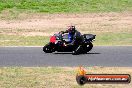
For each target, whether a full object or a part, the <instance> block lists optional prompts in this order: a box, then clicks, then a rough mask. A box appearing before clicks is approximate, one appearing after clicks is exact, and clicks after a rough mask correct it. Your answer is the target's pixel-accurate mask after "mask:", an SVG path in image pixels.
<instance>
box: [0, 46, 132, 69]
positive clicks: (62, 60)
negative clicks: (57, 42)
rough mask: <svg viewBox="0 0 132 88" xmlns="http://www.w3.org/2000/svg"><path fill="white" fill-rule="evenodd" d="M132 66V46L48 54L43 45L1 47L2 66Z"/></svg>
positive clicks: (103, 47) (0, 64) (0, 60)
mask: <svg viewBox="0 0 132 88" xmlns="http://www.w3.org/2000/svg"><path fill="white" fill-rule="evenodd" d="M80 65H83V66H111V67H114V66H116V67H117V66H120V67H124V66H125V67H132V46H94V48H93V50H92V51H90V52H89V53H88V54H81V55H72V54H71V53H51V54H46V53H44V52H43V51H42V47H0V66H1V67H5V66H6V67H8V66H24V67H36V66H37V67H38V66H68V67H69V66H72V67H73V66H80Z"/></svg>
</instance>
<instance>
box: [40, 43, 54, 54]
mask: <svg viewBox="0 0 132 88" xmlns="http://www.w3.org/2000/svg"><path fill="white" fill-rule="evenodd" d="M43 51H44V52H45V53H52V52H53V51H54V50H53V49H52V48H51V44H50V43H48V44H46V45H45V46H44V47H43Z"/></svg>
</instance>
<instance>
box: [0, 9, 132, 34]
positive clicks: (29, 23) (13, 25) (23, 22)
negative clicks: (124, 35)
mask: <svg viewBox="0 0 132 88" xmlns="http://www.w3.org/2000/svg"><path fill="white" fill-rule="evenodd" d="M19 18H21V19H16V20H2V19H1V20H0V30H1V29H2V30H7V29H8V30H19V29H21V31H16V32H23V33H20V35H21V34H22V35H25V36H34V35H44V36H47V35H51V34H52V33H54V32H57V31H60V30H65V29H66V27H67V26H68V25H71V24H73V25H76V27H77V29H79V30H80V31H81V32H83V33H86V32H131V33H132V13H131V12H122V13H112V12H111V13H83V14H82V13H81V14H29V15H27V14H26V15H25V14H21V15H20V16H19ZM23 30H26V32H25V31H23ZM30 30H32V31H30ZM36 31H37V32H36ZM0 33H6V34H8V32H3V31H2V32H0ZM50 33H51V34H50ZM12 34H14V32H12Z"/></svg>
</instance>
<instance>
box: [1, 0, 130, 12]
mask: <svg viewBox="0 0 132 88" xmlns="http://www.w3.org/2000/svg"><path fill="white" fill-rule="evenodd" d="M14 8H15V9H17V10H27V11H33V12H45V13H58V12H59V13H60V12H61V13H64V12H70V13H72V12H110V11H126V10H130V11H131V10H132V0H0V11H2V10H6V9H14Z"/></svg>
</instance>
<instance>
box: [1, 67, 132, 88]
mask: <svg viewBox="0 0 132 88" xmlns="http://www.w3.org/2000/svg"><path fill="white" fill-rule="evenodd" d="M86 69H87V73H88V74H91V73H93V74H107V73H109V74H130V75H132V70H131V69H132V68H128V67H124V68H123V67H97V66H96V67H86ZM77 70H78V68H76V67H0V88H124V87H126V85H127V87H128V88H130V87H131V86H132V83H130V84H125V85H124V84H114V85H113V84H86V85H84V86H79V85H78V84H77V83H76V80H75V77H76V74H77V72H78V71H77ZM104 70H105V71H104Z"/></svg>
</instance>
